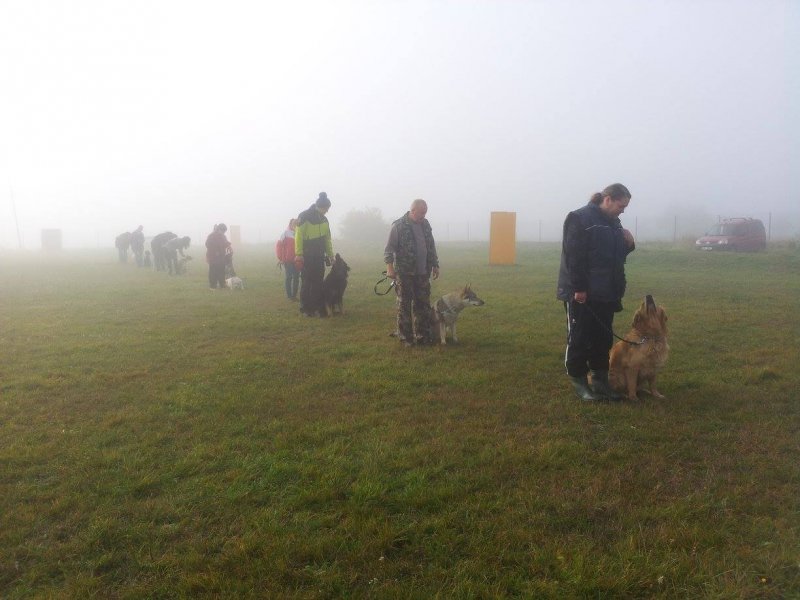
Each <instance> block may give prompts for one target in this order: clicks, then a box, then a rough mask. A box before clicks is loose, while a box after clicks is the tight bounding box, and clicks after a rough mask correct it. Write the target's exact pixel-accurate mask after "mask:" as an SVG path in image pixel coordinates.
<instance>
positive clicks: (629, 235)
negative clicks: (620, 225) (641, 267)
mask: <svg viewBox="0 0 800 600" xmlns="http://www.w3.org/2000/svg"><path fill="white" fill-rule="evenodd" d="M622 237H623V238H625V245H626V246H627V247H628V248H633V246H634V241H633V234H632V233H631V232H630V231H628V230H627V229H623V230H622Z"/></svg>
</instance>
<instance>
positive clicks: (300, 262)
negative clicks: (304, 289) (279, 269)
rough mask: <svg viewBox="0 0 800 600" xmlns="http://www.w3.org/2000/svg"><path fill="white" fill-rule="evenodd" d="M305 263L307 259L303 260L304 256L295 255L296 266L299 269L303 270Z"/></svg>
mask: <svg viewBox="0 0 800 600" xmlns="http://www.w3.org/2000/svg"><path fill="white" fill-rule="evenodd" d="M304 265H305V261H304V260H303V257H302V256H295V257H294V268H295V269H297V270H298V271H302V270H303V266H304Z"/></svg>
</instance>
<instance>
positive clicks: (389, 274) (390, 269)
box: [386, 263, 397, 279]
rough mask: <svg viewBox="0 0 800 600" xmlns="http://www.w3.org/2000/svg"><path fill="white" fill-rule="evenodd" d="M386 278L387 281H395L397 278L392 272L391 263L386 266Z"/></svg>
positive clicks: (392, 266)
mask: <svg viewBox="0 0 800 600" xmlns="http://www.w3.org/2000/svg"><path fill="white" fill-rule="evenodd" d="M386 276H387V277H388V278H389V279H395V278H396V277H397V275H396V274H395V272H394V265H393V264H392V263H389V264H387V265H386Z"/></svg>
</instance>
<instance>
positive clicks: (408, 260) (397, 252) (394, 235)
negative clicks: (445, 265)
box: [383, 213, 439, 275]
mask: <svg viewBox="0 0 800 600" xmlns="http://www.w3.org/2000/svg"><path fill="white" fill-rule="evenodd" d="M421 225H422V232H423V233H424V234H425V247H426V249H427V258H426V261H425V270H426V272H427V273H428V274H430V272H431V270H432V269H433V268H434V267H438V266H439V256H438V255H437V254H436V243H435V242H434V241H433V229H432V228H431V224H430V223H429V222H428V219H423V220H422V223H421ZM383 260H384V262H385V263H387V264H388V263H391V262H394V265H395V269H397V273H398V274H399V275H414V274H415V273H416V272H417V243H416V240H415V239H414V231H413V230H412V229H411V217H410V216H409V213H406V214H405V215H403V216H402V217H400V218H399V219H397V221H395V222H394V223H392V230H391V232H390V233H389V243H388V244H387V245H386V250H385V251H384V253H383Z"/></svg>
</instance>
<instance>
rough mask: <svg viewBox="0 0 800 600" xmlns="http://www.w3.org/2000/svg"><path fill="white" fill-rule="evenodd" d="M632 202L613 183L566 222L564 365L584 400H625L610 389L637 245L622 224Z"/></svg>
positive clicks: (561, 281)
mask: <svg viewBox="0 0 800 600" xmlns="http://www.w3.org/2000/svg"><path fill="white" fill-rule="evenodd" d="M630 200H631V193H630V191H628V188H627V187H625V186H624V185H622V184H621V183H614V184H612V185H609V186H608V187H607V188H605V189H604V190H603V191H602V192H598V193H596V194H593V195H592V197H591V198H590V199H589V203H588V204H587V205H586V206H583V207H582V208H579V209H577V210H574V211H572V212H570V213H569V214H568V215H567V218H566V220H565V221H564V234H563V239H562V244H561V266H560V269H559V274H558V291H557V294H556V296H557V298H558V299H559V300H561V301H562V302H563V303H564V309H565V311H566V314H567V351H566V358H565V361H564V363H565V366H566V370H567V375H568V377H569V379H570V383H571V384H572V386H573V388H574V389H575V392H576V393H577V394H578V397H579V398H581V399H582V400H615V401H616V400H621V399H622V396H621V395H620V394H618V393H617V392H615V391H613V390H612V389H611V387H610V386H609V384H608V356H609V352H610V350H611V346H612V344H613V342H614V338H613V333H612V325H613V321H614V313H615V312H619V311H621V310H622V298H623V296H624V295H625V286H626V280H625V260H626V258H627V256H628V254H630V253H631V252H633V250H634V248H635V246H636V245H635V243H634V240H633V235H631V232H630V231H628V230H627V229H623V227H622V224H621V223H620V220H619V216H620V215H621V214H622V213H623V212H624V211H625V208H626V207H627V206H628V203H629V202H630ZM590 372H591V375H592V383H591V385H590V384H589V380H588V374H589V373H590Z"/></svg>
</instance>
